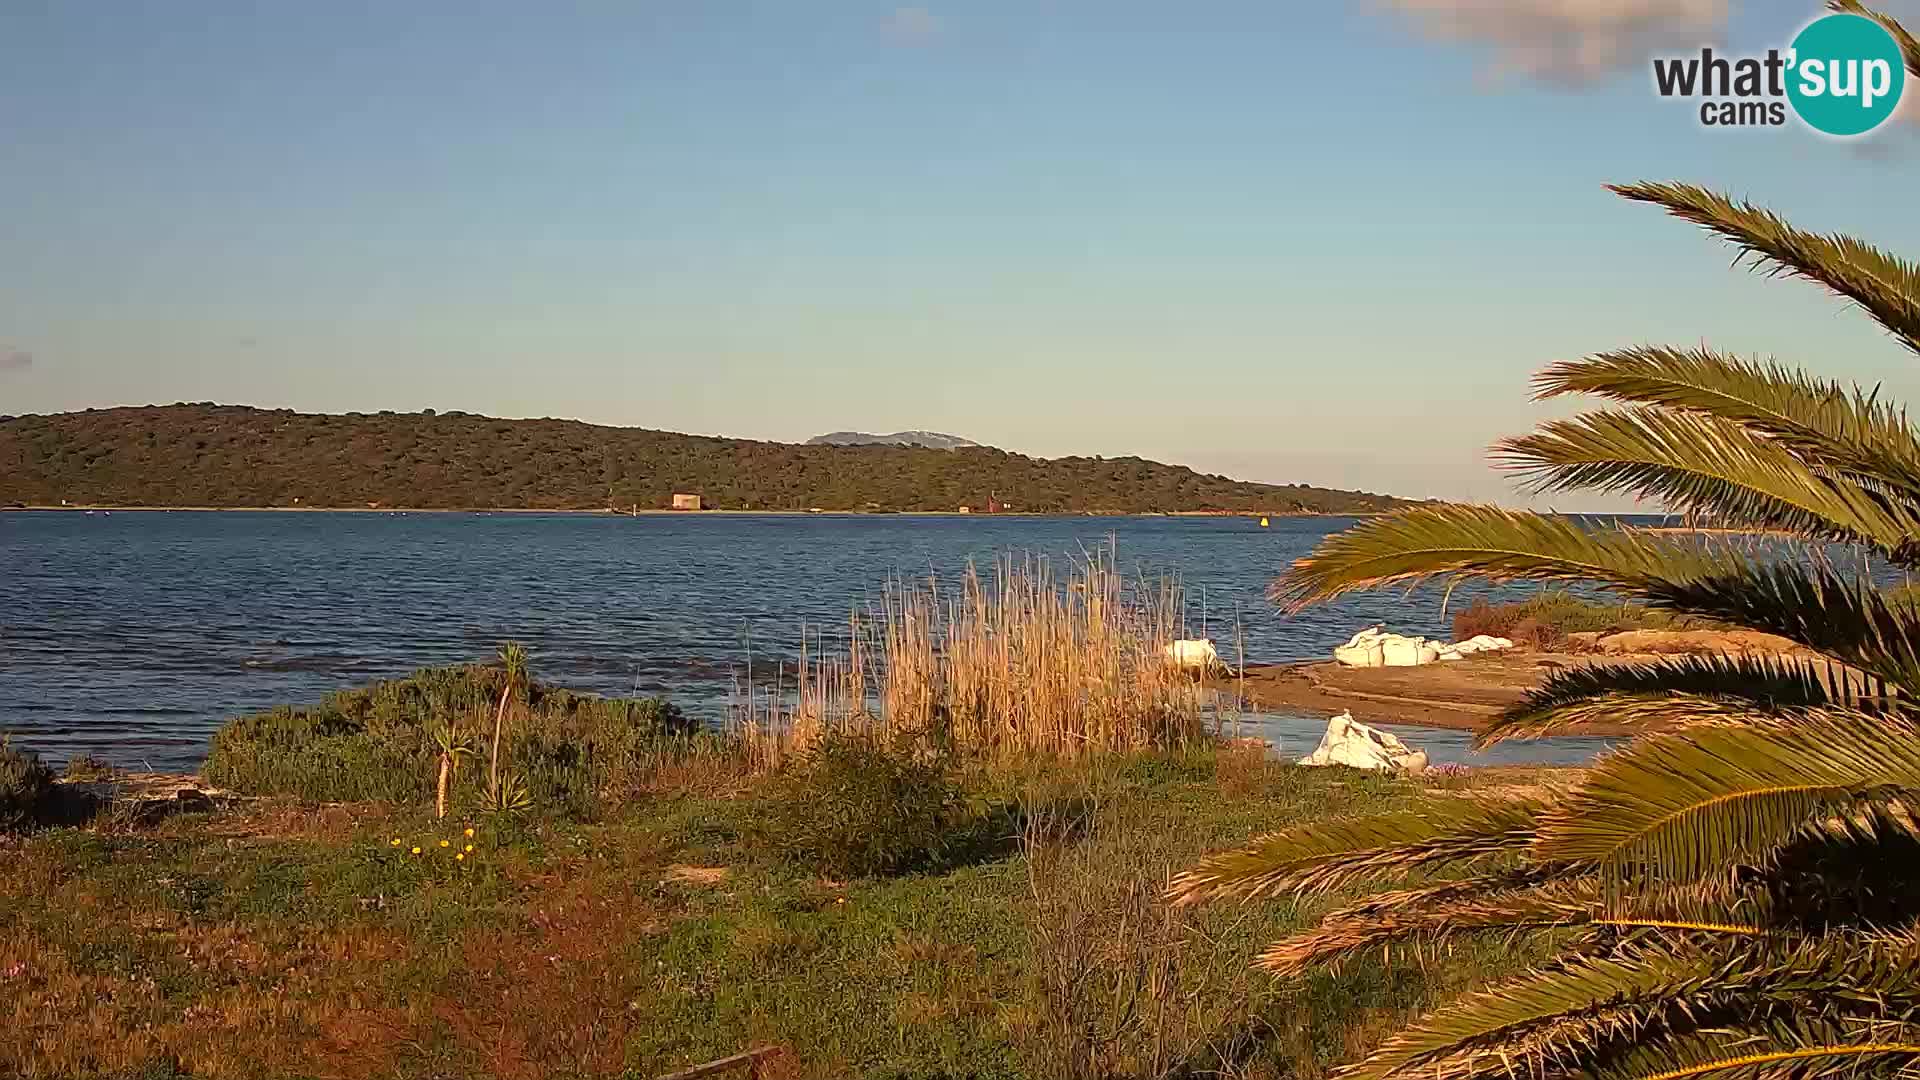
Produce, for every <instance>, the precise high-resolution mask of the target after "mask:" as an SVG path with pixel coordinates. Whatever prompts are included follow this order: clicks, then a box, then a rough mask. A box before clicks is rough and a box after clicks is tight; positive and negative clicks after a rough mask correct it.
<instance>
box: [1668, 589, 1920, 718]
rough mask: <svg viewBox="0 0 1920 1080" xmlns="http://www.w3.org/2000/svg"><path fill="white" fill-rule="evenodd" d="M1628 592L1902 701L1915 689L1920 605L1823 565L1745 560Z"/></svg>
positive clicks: (1918, 685) (1919, 673)
mask: <svg viewBox="0 0 1920 1080" xmlns="http://www.w3.org/2000/svg"><path fill="white" fill-rule="evenodd" d="M1635 594H1636V596H1637V598H1639V599H1641V600H1644V601H1646V602H1647V603H1648V604H1651V605H1653V606H1656V607H1663V608H1670V609H1672V610H1675V611H1682V612H1686V613H1688V614H1693V615H1704V616H1708V617H1711V618H1716V619H1721V620H1724V621H1726V622H1730V623H1732V624H1734V625H1736V626H1743V627H1747V628H1749V629H1753V630H1763V631H1766V632H1768V633H1772V634H1778V635H1780V636H1781V637H1784V638H1787V639H1788V640H1790V641H1793V642H1796V643H1798V644H1800V645H1804V646H1806V647H1807V648H1809V649H1812V650H1814V651H1815V652H1818V653H1821V654H1823V655H1825V656H1829V657H1832V658H1833V659H1835V660H1838V661H1840V662H1841V663H1844V664H1847V665H1848V666H1850V667H1853V668H1855V669H1858V671H1860V672H1863V673H1865V674H1867V675H1871V676H1875V677H1878V678H1879V679H1882V680H1884V681H1885V682H1886V683H1889V684H1892V686H1893V687H1894V688H1896V689H1897V690H1899V691H1902V692H1904V693H1905V694H1907V695H1911V694H1913V693H1915V692H1916V691H1920V606H1917V605H1916V604H1915V602H1914V600H1913V598H1912V597H1911V596H1910V595H1908V594H1903V593H1890V592H1887V591H1885V590H1882V589H1880V588H1877V587H1876V586H1875V585H1874V584H1873V582H1872V581H1870V580H1867V579H1866V578H1864V577H1860V578H1855V577H1850V576H1847V575H1843V574H1841V573H1840V572H1839V571H1837V570H1835V569H1834V568H1833V567H1832V566H1830V565H1828V564H1827V563H1825V562H1824V561H1819V560H1815V559H1794V560H1789V559H1784V558H1782V559H1776V560H1774V561H1772V562H1770V563H1767V564H1764V565H1762V564H1760V563H1756V562H1749V563H1747V564H1745V565H1742V566H1738V567H1735V568H1732V569H1731V570H1730V571H1729V572H1727V573H1724V574H1712V575H1702V576H1698V577H1695V578H1692V579H1690V580H1686V581H1679V580H1663V581H1648V582H1645V583H1643V584H1642V585H1641V587H1640V588H1638V589H1637V590H1635ZM1884 689H1885V688H1884V687H1880V688H1876V692H1879V691H1882V690H1884Z"/></svg>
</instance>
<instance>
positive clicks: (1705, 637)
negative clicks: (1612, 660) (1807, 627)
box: [1595, 630, 1813, 656]
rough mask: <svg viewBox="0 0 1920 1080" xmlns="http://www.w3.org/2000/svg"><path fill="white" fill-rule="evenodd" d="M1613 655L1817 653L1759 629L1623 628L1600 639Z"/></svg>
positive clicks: (1603, 649)
mask: <svg viewBox="0 0 1920 1080" xmlns="http://www.w3.org/2000/svg"><path fill="white" fill-rule="evenodd" d="M1595 644H1596V647H1597V648H1598V649H1599V650H1600V651H1601V652H1602V653H1605V654H1607V655H1609V656H1621V655H1626V654H1641V655H1647V654H1653V655H1661V654H1666V655H1681V656H1685V655H1695V656H1699V655H1709V654H1714V653H1722V654H1725V653H1733V654H1768V655H1776V654H1780V655H1794V656H1811V655H1813V653H1812V652H1811V651H1810V650H1808V649H1806V648H1803V647H1802V646H1800V645H1797V644H1795V643H1794V642H1792V641H1789V640H1787V639H1786V638H1783V637H1780V636H1778V635H1776V634H1763V633H1761V632H1760V631H1758V630H1622V631H1620V632H1619V633H1617V634H1608V635H1607V636H1605V637H1603V638H1601V639H1599V641H1597V642H1596V643H1595Z"/></svg>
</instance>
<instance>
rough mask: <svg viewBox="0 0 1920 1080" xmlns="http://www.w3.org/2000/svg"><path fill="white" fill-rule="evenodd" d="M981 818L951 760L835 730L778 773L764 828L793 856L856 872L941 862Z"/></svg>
mask: <svg viewBox="0 0 1920 1080" xmlns="http://www.w3.org/2000/svg"><path fill="white" fill-rule="evenodd" d="M980 817H981V815H980V814H978V813H976V812H975V811H974V810H973V809H971V808H970V807H969V805H968V800H967V797H966V794H965V791H964V790H963V788H962V787H961V785H960V783H959V781H958V779H957V778H956V777H955V775H954V771H953V768H952V766H951V764H950V763H949V762H948V761H947V760H946V759H944V758H928V757H923V756H919V755H915V754H911V753H908V752H906V751H903V750H900V749H897V748H894V747H891V746H888V745H886V744H884V743H881V742H879V741H876V740H874V739H871V738H867V737H862V736H853V735H832V736H828V737H825V738H822V739H820V740H819V741H818V742H816V743H815V744H814V745H813V746H812V747H810V748H809V749H808V750H807V751H806V752H805V753H804V754H803V755H802V756H801V757H800V758H799V759H797V760H796V761H795V762H793V763H792V764H790V765H789V766H788V768H787V770H786V771H785V772H783V773H782V774H781V775H780V776H779V777H777V778H776V779H775V780H774V782H773V784H772V787H771V790H770V791H769V793H768V795H767V796H766V798H765V803H764V806H763V812H762V814H761V815H760V819H761V824H760V830H761V833H762V836H763V839H764V840H765V841H766V843H767V845H768V846H770V847H773V848H775V849H776V850H778V851H779V853H780V856H781V857H782V858H783V859H785V860H786V861H788V862H791V863H794V864H797V865H799V866H803V867H805V868H806V869H808V870H811V871H814V872H817V873H820V874H824V875H826V876H827V877H831V878H836V879H849V878H859V877H881V876H886V875H891V874H901V873H907V872H910V871H913V870H919V869H924V868H928V867H932V866H935V865H938V864H939V863H940V862H941V861H942V860H943V859H944V858H945V857H946V856H947V855H948V854H950V853H951V852H952V851H953V850H955V849H956V848H957V847H959V846H963V845H964V844H966V843H968V842H970V841H971V840H972V839H973V838H974V837H973V830H970V829H968V828H967V826H968V825H969V824H971V823H973V822H977V821H978V820H979V819H980Z"/></svg>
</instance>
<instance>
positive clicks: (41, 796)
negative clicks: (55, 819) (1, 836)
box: [0, 738, 53, 832]
mask: <svg viewBox="0 0 1920 1080" xmlns="http://www.w3.org/2000/svg"><path fill="white" fill-rule="evenodd" d="M52 801H53V770H52V769H49V768H47V767H46V766H45V765H43V764H41V763H40V756H39V755H38V754H34V753H31V752H29V751H25V750H20V749H18V748H16V747H14V746H13V744H11V743H9V742H8V741H7V740H6V739H4V738H0V832H9V831H12V830H15V829H24V828H26V827H28V826H30V825H33V824H36V823H37V822H39V821H40V820H41V819H42V818H43V817H44V816H45V815H46V813H47V810H48V806H49V804H50V803H51V802H52Z"/></svg>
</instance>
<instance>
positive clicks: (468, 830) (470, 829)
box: [467, 825, 473, 839]
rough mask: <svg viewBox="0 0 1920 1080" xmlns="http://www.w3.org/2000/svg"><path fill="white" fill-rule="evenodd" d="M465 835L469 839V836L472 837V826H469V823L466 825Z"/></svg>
mask: <svg viewBox="0 0 1920 1080" xmlns="http://www.w3.org/2000/svg"><path fill="white" fill-rule="evenodd" d="M467 837H468V838H469V839H471V838H472V837H473V826H471V825H469V826H467Z"/></svg>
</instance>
